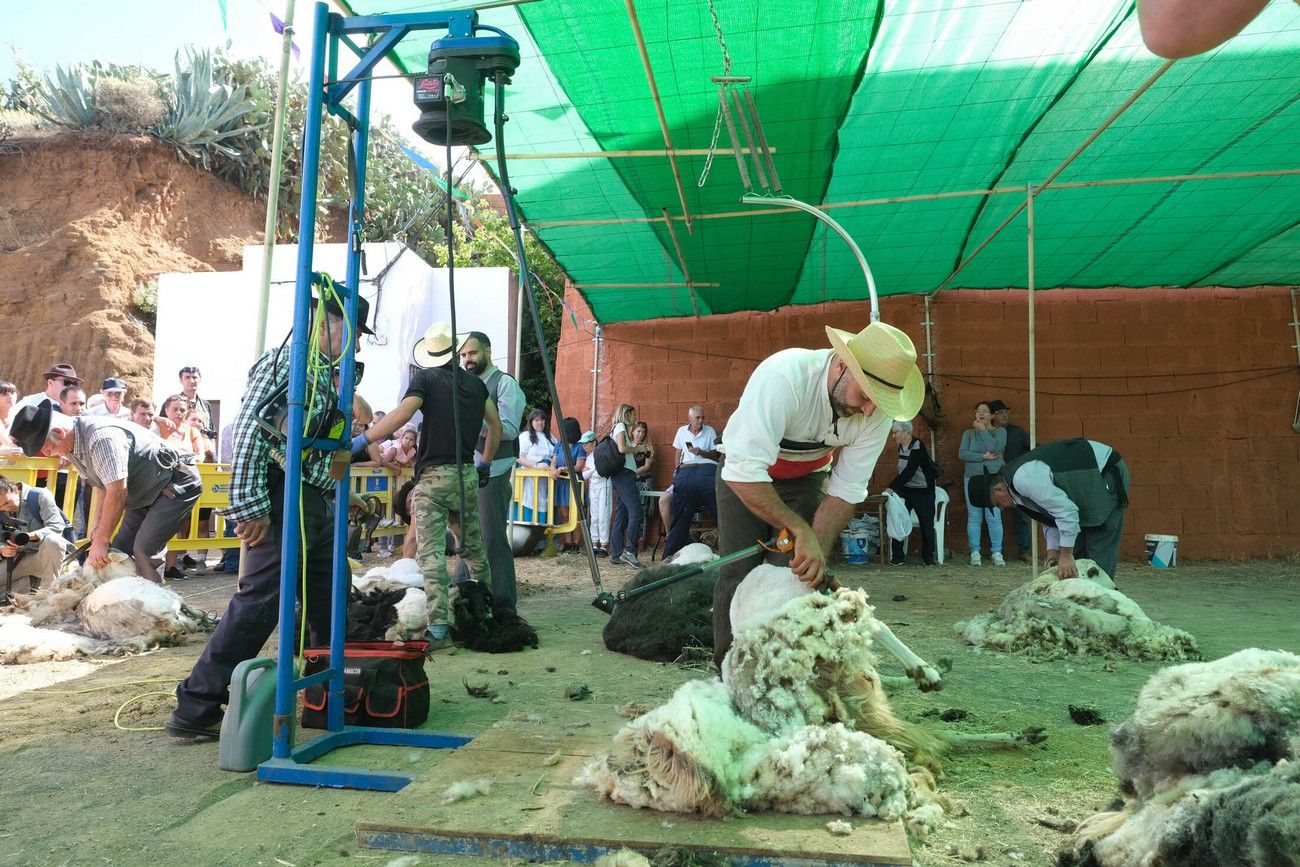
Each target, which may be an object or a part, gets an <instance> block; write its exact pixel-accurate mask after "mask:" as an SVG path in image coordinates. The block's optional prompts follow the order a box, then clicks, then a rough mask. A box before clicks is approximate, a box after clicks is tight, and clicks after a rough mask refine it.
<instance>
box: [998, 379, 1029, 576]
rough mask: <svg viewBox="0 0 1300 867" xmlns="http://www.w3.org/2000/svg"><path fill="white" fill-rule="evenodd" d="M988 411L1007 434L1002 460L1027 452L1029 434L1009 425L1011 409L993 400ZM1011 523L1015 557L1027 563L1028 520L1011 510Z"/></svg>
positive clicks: (1021, 514) (1019, 512)
mask: <svg viewBox="0 0 1300 867" xmlns="http://www.w3.org/2000/svg"><path fill="white" fill-rule="evenodd" d="M989 411H990V412H992V413H993V426H994V427H996V428H1001V429H1002V430H1004V431H1006V432H1007V447H1006V449H1005V450H1004V451H1003V453H1002V459H1003V460H1004V461H1014V460H1015V459H1016V458H1018V457H1020V456H1021V455H1023V454H1024V453H1025V452H1027V451H1029V432H1028V431H1027V430H1025V429H1024V428H1022V427H1021V426H1020V425H1018V424H1012V423H1011V407H1009V406H1007V405H1006V404H1005V403H1003V402H1002V401H1000V400H995V401H993V402H992V403H990V404H989ZM1011 523H1012V528H1013V529H1014V531H1015V534H1016V547H1017V548H1018V549H1020V553H1019V555H1017V556H1018V558H1019V559H1020V561H1021V562H1022V563H1028V562H1029V548H1030V542H1031V541H1032V538H1033V537H1032V532H1033V531H1032V530H1031V529H1030V527H1029V519H1028V518H1026V517H1025V515H1024V513H1023V512H1021V511H1020V510H1019V509H1012V510H1011Z"/></svg>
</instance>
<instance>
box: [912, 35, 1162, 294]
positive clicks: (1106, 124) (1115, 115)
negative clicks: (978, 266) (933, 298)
mask: <svg viewBox="0 0 1300 867" xmlns="http://www.w3.org/2000/svg"><path fill="white" fill-rule="evenodd" d="M1173 65H1174V62H1173V61H1172V60H1166V61H1165V62H1164V63H1162V64H1161V65H1160V68H1159V69H1157V70H1156V71H1155V72H1154V73H1152V74H1151V77H1149V78H1148V79H1147V80H1146V81H1144V82H1142V85H1141V86H1140V87H1138V89H1137V90H1135V91H1133V93H1132V95H1130V96H1129V98H1128V99H1126V100H1124V104H1123V105H1121V106H1120V107H1119V108H1117V109H1115V110H1114V111H1113V112H1111V113H1110V117H1108V118H1106V120H1105V121H1103V122H1102V124H1101V126H1099V127H1097V128H1096V129H1095V130H1093V131H1092V134H1091V135H1089V136H1088V137H1087V138H1086V139H1084V140H1083V143H1082V144H1080V145H1079V146H1078V147H1077V148H1075V149H1074V150H1073V151H1072V152H1071V153H1070V155H1069V156H1068V157H1066V158H1065V159H1064V160H1062V161H1061V164H1060V165H1058V166H1057V167H1056V168H1055V169H1053V170H1052V173H1051V174H1049V175H1048V176H1047V178H1046V179H1045V180H1044V181H1043V182H1042V183H1041V184H1039V185H1038V189H1039V191H1042V190H1045V189H1047V188H1048V187H1049V186H1051V184H1052V181H1054V180H1056V179H1057V177H1059V176H1060V174H1061V172H1063V171H1065V170H1066V169H1067V168H1068V167H1069V166H1070V164H1071V163H1073V162H1074V161H1075V159H1076V158H1077V157H1078V156H1079V154H1081V153H1083V152H1084V151H1085V150H1087V149H1088V147H1089V146H1090V145H1091V144H1092V143H1093V142H1095V141H1096V140H1097V139H1098V138H1099V137H1100V136H1101V134H1102V133H1104V132H1105V131H1106V130H1108V129H1110V125H1111V124H1113V123H1114V122H1115V121H1117V120H1119V116H1120V115H1122V114H1123V113H1124V112H1126V111H1128V109H1129V106H1131V105H1132V104H1133V103H1135V102H1137V101H1138V98H1139V97H1141V96H1142V94H1144V93H1146V92H1147V89H1148V88H1150V87H1151V85H1153V84H1155V83H1156V81H1158V80H1159V79H1160V76H1162V75H1164V74H1165V73H1166V72H1168V71H1169V67H1171V66H1173ZM1026 204H1027V202H1026ZM1026 204H1021V205H1020V206H1019V207H1017V208H1016V209H1015V210H1014V211H1012V212H1011V213H1010V214H1009V215H1008V216H1007V218H1006V219H1005V220H1003V221H1002V222H1001V223H1000V224H998V227H997V228H996V229H994V230H993V232H992V233H991V234H990V235H989V236H988V237H987V238H985V239H984V241H983V243H981V244H980V245H979V246H978V247H976V248H975V250H974V252H972V253H971V254H970V255H969V256H967V257H966V258H965V259H962V260H961V261H960V262H958V263H957V267H956V268H954V269H953V271H952V273H951V274H949V275H948V276H947V277H945V278H943V282H942V283H940V284H939V285H938V286H936V287H935V289H934V291H935V292H938V291H939V290H941V289H943V288H944V287H945V286H947V285H948V284H949V283H950V282H952V278H954V277H956V276H957V275H958V274H959V273H961V270H962V269H963V268H965V267H966V266H967V265H969V264H970V263H971V260H973V259H974V258H975V257H976V256H978V255H979V254H980V252H981V251H983V250H984V248H985V247H987V246H988V245H989V244H991V243H993V239H994V238H996V237H997V236H998V235H999V234H1001V232H1002V230H1003V229H1005V228H1006V227H1007V226H1009V225H1010V224H1011V221H1012V220H1014V219H1015V218H1016V216H1017V215H1018V214H1019V213H1020V212H1021V211H1023V210H1024V209H1025V207H1026Z"/></svg>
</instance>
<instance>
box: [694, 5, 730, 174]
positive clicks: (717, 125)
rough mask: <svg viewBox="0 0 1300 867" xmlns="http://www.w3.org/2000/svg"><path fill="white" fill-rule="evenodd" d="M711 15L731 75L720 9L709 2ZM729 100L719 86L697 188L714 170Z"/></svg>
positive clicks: (726, 71) (726, 72)
mask: <svg viewBox="0 0 1300 867" xmlns="http://www.w3.org/2000/svg"><path fill="white" fill-rule="evenodd" d="M709 15H710V16H711V17H712V18H713V32H714V33H716V34H717V35H718V45H719V47H721V48H722V74H723V75H724V76H727V75H731V54H730V52H728V51H727V40H726V39H725V38H724V37H723V35H722V24H721V23H720V22H719V21H718V8H717V7H716V6H715V5H714V3H713V0H709ZM726 98H727V86H726V85H725V84H723V85H719V86H718V116H717V117H715V118H714V119H713V140H712V141H710V142H709V153H708V156H706V157H705V158H704V168H703V169H702V170H701V171H700V179H699V180H698V181H696V183H695V185H696V186H697V187H703V186H704V185H705V184H706V183H708V180H709V172H710V171H711V170H712V169H713V156H714V154H715V153H717V150H718V135H719V134H720V133H721V132H722V100H724V99H726Z"/></svg>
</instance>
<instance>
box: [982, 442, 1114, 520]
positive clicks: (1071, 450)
mask: <svg viewBox="0 0 1300 867" xmlns="http://www.w3.org/2000/svg"><path fill="white" fill-rule="evenodd" d="M1029 461H1042V462H1043V463H1045V464H1047V468H1048V469H1049V470H1051V471H1052V483H1053V484H1054V485H1056V486H1057V487H1058V488H1060V489H1061V490H1062V491H1065V495H1066V496H1067V497H1069V498H1070V501H1071V502H1072V503H1074V505H1075V506H1076V507H1077V508H1078V509H1079V526H1080V527H1098V526H1101V525H1102V524H1104V523H1105V522H1106V518H1107V517H1108V516H1109V515H1110V513H1111V511H1112V510H1114V508H1115V505H1116V503H1117V502H1124V501H1125V494H1124V492H1123V491H1118V492H1113V491H1111V490H1109V489H1108V488H1107V487H1106V480H1105V478H1103V476H1102V473H1103V471H1104V470H1107V469H1110V468H1111V467H1112V466H1114V465H1115V464H1117V463H1119V452H1117V451H1114V450H1113V449H1112V450H1111V456H1110V459H1109V460H1108V461H1107V462H1106V466H1105V467H1104V468H1103V469H1101V470H1099V469H1097V453H1096V452H1094V451H1093V450H1092V445H1091V444H1090V443H1089V442H1088V441H1087V440H1086V439H1084V438H1083V437H1075V438H1074V439H1070V440H1060V441H1058V442H1054V443H1047V444H1046V445H1041V446H1039V447H1038V448H1036V449H1031V450H1029V451H1027V452H1025V453H1024V454H1023V455H1021V456H1020V457H1018V458H1016V459H1015V460H1014V461H1009V462H1008V463H1007V464H1006V465H1005V466H1004V467H1003V468H1002V472H1001V475H1002V478H1003V480H1005V481H1006V483H1007V488H1008V489H1010V491H1011V493H1013V494H1015V495H1016V496H1017V497H1021V498H1022V499H1026V500H1028V499H1029V498H1028V497H1024V495H1022V494H1021V493H1020V492H1019V491H1018V490H1016V486H1015V484H1014V483H1013V481H1012V480H1013V479H1014V478H1015V475H1016V470H1018V469H1020V468H1021V467H1022V466H1024V465H1025V464H1026V463H1028V462H1029ZM1029 502H1031V503H1032V502H1033V501H1032V500H1029ZM1017 508H1019V509H1020V510H1021V511H1022V512H1025V513H1027V514H1029V515H1030V516H1031V517H1033V518H1034V519H1035V520H1037V521H1039V522H1041V523H1044V524H1046V525H1048V526H1049V527H1055V526H1056V519H1055V518H1053V517H1052V516H1051V515H1049V514H1047V513H1045V512H1041V511H1039V510H1038V509H1035V508H1031V507H1029V506H1018V507H1017Z"/></svg>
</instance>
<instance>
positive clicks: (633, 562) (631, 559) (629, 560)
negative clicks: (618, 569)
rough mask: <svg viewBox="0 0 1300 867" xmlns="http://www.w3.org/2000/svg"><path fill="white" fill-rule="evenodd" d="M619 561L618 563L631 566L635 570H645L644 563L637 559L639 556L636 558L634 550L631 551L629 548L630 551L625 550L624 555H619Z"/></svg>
mask: <svg viewBox="0 0 1300 867" xmlns="http://www.w3.org/2000/svg"><path fill="white" fill-rule="evenodd" d="M617 559H618V562H620V563H626V564H627V565H629V566H631V567H633V568H635V569H644V568H645V564H644V563H642V562H641V561H640V560H638V559H637V556H636V555H635V554H633V553H632V550H631V549H630V548H629V549H625V550H624V551H623V553H622V554H619V555H618V558H617Z"/></svg>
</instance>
